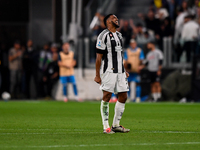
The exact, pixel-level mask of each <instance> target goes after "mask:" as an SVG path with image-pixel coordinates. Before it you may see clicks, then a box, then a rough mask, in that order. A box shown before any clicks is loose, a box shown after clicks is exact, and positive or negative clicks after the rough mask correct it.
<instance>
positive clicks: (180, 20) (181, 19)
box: [174, 12, 188, 44]
mask: <svg viewBox="0 0 200 150" xmlns="http://www.w3.org/2000/svg"><path fill="white" fill-rule="evenodd" d="M187 15H188V13H187V12H182V13H180V14H179V15H178V17H177V18H176V24H175V35H174V44H177V43H178V42H179V38H180V35H181V32H182V29H183V25H184V18H185V16H187Z"/></svg>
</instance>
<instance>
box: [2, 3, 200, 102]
mask: <svg viewBox="0 0 200 150" xmlns="http://www.w3.org/2000/svg"><path fill="white" fill-rule="evenodd" d="M109 13H114V14H116V16H117V17H118V18H119V21H120V28H119V31H120V32H121V33H122V35H123V39H124V41H123V42H124V50H126V48H128V47H129V41H130V39H132V38H134V39H135V40H136V42H137V44H138V46H139V47H140V48H142V49H143V51H144V54H145V56H146V54H147V52H148V51H149V50H148V49H147V48H146V44H147V43H148V41H152V40H154V41H155V42H156V47H157V48H158V49H160V50H161V51H162V52H163V55H164V62H163V69H162V75H161V86H162V101H180V102H187V101H192V102H193V101H194V102H199V101H200V94H199V92H200V71H199V69H200V55H199V53H200V29H199V25H200V1H199V0H139V1H136V0H20V1H16V0H1V1H0V52H1V55H0V56H1V66H0V67H1V74H0V78H1V79H0V93H3V92H8V93H10V94H11V99H18V100H23V99H44V98H46V99H47V97H48V96H49V95H48V91H49V90H50V91H51V93H52V95H51V97H50V99H56V100H62V87H61V85H60V82H59V79H58V78H55V79H54V80H53V81H52V80H51V81H49V82H50V83H46V82H45V81H46V80H45V78H47V76H48V72H47V71H46V69H47V66H48V64H49V63H51V62H54V61H57V59H56V58H54V57H53V54H54V53H58V52H59V51H61V50H62V49H61V48H62V44H63V43H64V42H69V43H70V46H71V50H73V51H74V53H75V59H76V61H77V64H76V67H75V76H76V80H77V87H78V91H79V96H80V97H81V98H82V99H85V100H100V99H101V96H102V92H101V91H100V90H99V85H97V84H96V83H95V82H94V81H93V80H94V77H95V59H96V48H95V47H96V39H97V36H98V34H99V33H100V32H101V31H102V30H104V29H105V26H104V24H103V18H104V16H105V15H107V14H109ZM188 21H192V22H193V23H194V24H196V25H197V26H198V28H194V27H193V26H191V30H192V32H190V31H187V29H184V25H185V24H186V23H187V22H188ZM188 33H189V34H188ZM19 49H20V52H17V53H16V56H17V58H18V61H17V62H16V63H15V64H12V65H11V64H10V61H12V59H13V58H11V57H9V55H10V54H12V53H15V50H19ZM27 52H29V53H27ZM140 75H141V88H142V97H146V98H144V101H145V100H146V101H147V100H148V97H149V95H150V92H151V91H150V80H149V78H148V75H147V70H146V69H143V70H142V71H141V73H140ZM49 85H51V88H50V89H49V88H48V87H49ZM73 98H74V95H73V92H72V87H71V86H70V85H69V99H73ZM48 99H49V97H48Z"/></svg>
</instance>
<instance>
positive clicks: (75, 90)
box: [68, 75, 82, 101]
mask: <svg viewBox="0 0 200 150" xmlns="http://www.w3.org/2000/svg"><path fill="white" fill-rule="evenodd" d="M68 82H70V83H72V86H73V91H74V95H75V100H77V101H82V100H81V99H80V98H79V97H78V90H77V84H76V78H75V76H74V75H73V76H69V80H68Z"/></svg>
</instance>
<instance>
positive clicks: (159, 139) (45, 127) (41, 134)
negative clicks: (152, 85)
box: [0, 101, 200, 150]
mask: <svg viewBox="0 0 200 150" xmlns="http://www.w3.org/2000/svg"><path fill="white" fill-rule="evenodd" d="M99 108H100V103H99V102H84V103H76V102H68V103H64V102H55V101H50V102H49V101H48V102H46V101H18V102H17V101H9V102H3V101H1V102H0V149H2V150H4V149H5V150H7V149H20V150H22V149H26V150H27V149H37V150H39V149H69V150H70V149H81V150H83V149H99V150H100V149H105V150H106V149H109V150H110V149H123V150H125V149H144V150H146V149H148V150H151V149H152V150H155V149H158V150H161V149H170V150H171V149H181V150H183V149H187V150H190V149H191V150H195V149H200V119H199V118H200V104H178V103H141V104H135V103H128V104H126V109H125V113H124V114H123V117H122V120H121V124H122V125H123V126H124V127H127V128H130V129H131V131H130V132H129V133H123V134H122V133H116V134H112V135H107V134H103V132H102V131H103V130H102V125H101V116H100V110H99ZM113 115H114V104H110V119H109V121H110V124H111V123H112V119H113Z"/></svg>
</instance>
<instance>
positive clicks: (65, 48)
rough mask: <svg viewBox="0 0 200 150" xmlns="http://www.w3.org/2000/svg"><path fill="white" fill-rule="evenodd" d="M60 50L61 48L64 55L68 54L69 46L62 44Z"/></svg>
mask: <svg viewBox="0 0 200 150" xmlns="http://www.w3.org/2000/svg"><path fill="white" fill-rule="evenodd" d="M62 48H63V52H64V53H68V52H69V44H68V43H66V44H64V45H63V47H62Z"/></svg>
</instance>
